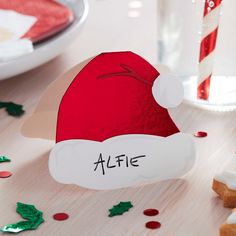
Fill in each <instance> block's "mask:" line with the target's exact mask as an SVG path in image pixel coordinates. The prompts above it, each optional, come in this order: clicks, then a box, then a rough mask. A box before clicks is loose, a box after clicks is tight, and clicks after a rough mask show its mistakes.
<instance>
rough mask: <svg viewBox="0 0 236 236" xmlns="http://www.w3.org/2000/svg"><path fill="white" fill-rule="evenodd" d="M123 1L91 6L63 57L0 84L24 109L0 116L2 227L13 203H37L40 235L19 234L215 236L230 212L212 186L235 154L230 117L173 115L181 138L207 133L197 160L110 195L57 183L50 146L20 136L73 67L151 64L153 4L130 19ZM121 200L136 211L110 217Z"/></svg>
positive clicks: (4, 96) (103, 0) (1, 95)
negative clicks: (186, 168)
mask: <svg viewBox="0 0 236 236" xmlns="http://www.w3.org/2000/svg"><path fill="white" fill-rule="evenodd" d="M128 3H129V1H126V0H119V1H116V0H99V1H98V0H97V1H95V0H91V1H90V14H89V16H88V19H87V22H86V23H85V25H84V27H83V30H82V32H81V34H80V36H79V37H78V38H77V39H76V40H75V42H74V43H73V44H72V45H70V46H69V47H68V49H67V50H66V51H65V52H64V53H63V54H62V55H61V56H60V57H58V58H56V59H54V60H53V61H51V62H49V63H47V64H45V65H43V66H41V67H39V68H37V69H34V70H32V71H30V72H27V73H25V74H22V75H19V76H16V77H14V78H11V79H8V80H5V81H1V82H0V100H1V101H2V100H4V101H7V100H8V101H14V102H17V103H20V104H24V108H25V110H26V114H25V115H24V116H22V117H21V118H19V119H17V118H13V117H10V116H7V115H6V113H5V112H4V111H3V110H2V109H1V110H0V121H1V122H0V135H1V139H0V154H1V155H7V156H9V157H10V158H11V159H12V162H11V163H4V164H1V165H0V170H9V171H12V173H13V176H12V177H10V178H8V179H0V192H1V193H0V212H1V217H0V226H3V225H5V224H7V223H14V222H17V221H19V220H20V217H19V216H18V214H17V213H16V212H15V205H16V202H18V201H20V202H23V203H28V204H34V205H35V206H36V207H37V208H38V209H40V210H41V211H42V212H43V213H44V218H45V223H43V224H42V225H41V226H40V227H39V229H37V230H36V231H28V232H24V233H22V235H40V236H42V235H43V236H44V235H45V236H55V235H57V236H65V235H68V236H78V235H82V236H87V235H89V236H90V235H99V236H103V235H105V236H106V235H107V236H111V235H112V236H113V235H114V236H116V235H117V236H118V235H119V236H120V235H135V236H137V235H159V236H199V235H201V236H209V235H210V236H213V235H218V228H219V226H220V225H221V224H222V223H223V222H224V221H225V219H226V218H227V216H228V215H229V214H230V209H225V208H224V207H223V203H222V201H221V200H220V199H219V198H218V197H217V196H216V194H215V193H214V192H213V191H212V190H211V183H212V178H213V176H214V173H215V172H216V170H217V168H219V167H220V166H222V164H224V163H225V162H226V161H227V160H228V159H229V158H230V157H231V156H232V155H234V152H235V143H236V132H235V130H236V125H235V118H236V113H235V112H231V113H230V112H229V113H212V112H207V111H203V110H199V109H196V108H192V107H190V106H187V105H181V106H180V107H178V108H176V109H173V110H171V111H170V113H171V115H172V117H173V119H174V120H175V122H176V124H177V125H178V127H179V128H180V129H181V130H182V131H183V132H186V133H194V132H195V131H199V130H204V131H207V132H208V137H206V138H202V139H198V138H195V141H196V148H197V162H196V165H195V167H194V168H193V170H192V171H191V172H190V173H188V174H187V175H186V176H185V177H183V178H182V179H179V180H170V181H164V182H159V183H155V184H151V185H146V186H142V187H137V188H126V189H121V190H114V191H91V190H85V189H82V188H80V187H77V186H74V185H72V186H70V185H69V186H65V185H61V184H58V183H56V182H55V181H54V180H53V179H52V178H51V176H50V175H49V172H48V164H47V162H48V153H49V151H50V149H51V148H52V146H53V142H49V141H46V140H40V139H29V138H25V137H23V136H22V135H21V133H20V128H21V125H22V124H23V122H24V121H25V120H26V119H27V117H28V116H30V114H31V113H32V112H33V111H34V109H35V107H36V105H37V103H38V101H39V99H40V96H41V95H42V93H43V92H44V91H45V89H46V87H47V86H48V85H49V84H50V82H51V81H53V80H55V79H56V78H57V77H58V76H59V75H60V74H62V72H63V71H66V70H68V69H69V68H71V67H72V66H73V65H75V64H77V63H78V62H80V61H82V60H84V59H86V58H88V57H91V56H94V55H96V54H98V53H100V52H102V51H114V50H131V51H134V52H136V53H139V54H140V55H141V56H143V57H144V58H146V59H147V60H149V61H150V62H151V63H153V64H155V63H156V60H157V55H156V52H157V48H156V46H157V42H156V28H155V27H156V8H155V7H156V2H155V0H149V1H145V2H144V1H143V7H142V8H140V9H136V10H135V11H137V12H138V13H137V12H136V13H130V11H134V9H133V10H132V9H131V8H130V7H129V5H128ZM128 14H131V15H135V16H137V15H140V17H129V16H128ZM107 17H109V19H110V20H109V21H108V20H107ZM120 25H122V27H118V26H120ZM173 158H174V157H173ZM120 201H132V203H133V205H134V207H133V208H132V209H131V210H130V211H129V212H128V213H126V214H124V215H123V216H118V217H113V218H109V217H108V216H107V215H108V209H109V208H110V207H112V206H113V205H114V204H117V203H119V202H120ZM146 208H157V209H158V210H159V211H160V214H159V215H158V216H155V217H147V216H144V215H143V214H142V211H143V210H144V209H146ZM56 212H66V213H68V214H69V215H70V218H69V219H68V220H67V221H64V222H57V221H54V220H53V219H52V215H53V214H54V213H56ZM150 220H157V221H160V222H161V224H162V227H161V228H160V229H158V230H153V231H152V230H149V229H146V228H145V223H146V222H147V221H150Z"/></svg>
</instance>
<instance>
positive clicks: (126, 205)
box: [108, 201, 133, 217]
mask: <svg viewBox="0 0 236 236" xmlns="http://www.w3.org/2000/svg"><path fill="white" fill-rule="evenodd" d="M132 207H133V205H132V203H131V202H130V201H129V202H120V203H119V204H117V205H115V206H113V207H112V208H111V209H109V212H110V213H109V215H108V216H109V217H112V216H117V215H123V213H124V212H126V211H128V210H129V209H130V208H132Z"/></svg>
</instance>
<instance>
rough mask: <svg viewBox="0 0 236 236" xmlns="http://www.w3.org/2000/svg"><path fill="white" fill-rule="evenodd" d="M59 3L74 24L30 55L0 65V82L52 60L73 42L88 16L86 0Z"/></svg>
mask: <svg viewBox="0 0 236 236" xmlns="http://www.w3.org/2000/svg"><path fill="white" fill-rule="evenodd" d="M60 2H62V3H64V4H65V5H67V6H69V7H70V8H71V9H72V11H73V13H74V16H75V20H74V22H73V23H72V24H71V25H70V26H69V27H68V28H67V29H65V30H63V31H62V32H61V33H59V34H57V35H55V36H54V37H52V38H50V39H48V40H46V41H45V42H43V43H39V44H37V45H36V46H35V47H34V51H33V52H32V53H29V54H26V55H23V56H21V57H18V58H16V59H14V60H10V61H8V62H4V63H0V80H3V79H6V78H9V77H12V76H15V75H18V74H21V73H23V72H26V71H28V70H31V69H33V68H35V67H37V66H40V65H42V64H44V63H46V62H48V61H50V60H52V59H53V58H55V57H56V56H58V55H59V54H61V53H62V52H63V51H64V49H65V48H66V46H67V45H70V43H71V42H72V41H73V40H74V38H75V37H76V35H77V34H78V32H79V31H80V28H81V25H82V23H83V22H84V20H85V18H86V17H87V14H88V3H87V0H60Z"/></svg>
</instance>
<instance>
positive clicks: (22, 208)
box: [1, 202, 44, 233]
mask: <svg viewBox="0 0 236 236" xmlns="http://www.w3.org/2000/svg"><path fill="white" fill-rule="evenodd" d="M16 212H17V213H18V214H20V216H21V217H22V218H24V219H26V220H25V221H20V222H18V223H15V224H8V225H5V226H4V227H3V228H2V229H1V231H2V232H8V233H19V232H21V231H25V230H33V229H37V228H38V226H39V225H40V224H41V223H43V222H44V219H43V213H42V212H41V211H39V210H37V209H36V208H35V206H34V205H28V204H24V203H20V202H17V208H16Z"/></svg>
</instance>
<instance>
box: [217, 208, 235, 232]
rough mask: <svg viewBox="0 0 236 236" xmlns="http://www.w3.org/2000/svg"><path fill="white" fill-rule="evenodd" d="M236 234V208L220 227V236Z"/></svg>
mask: <svg viewBox="0 0 236 236" xmlns="http://www.w3.org/2000/svg"><path fill="white" fill-rule="evenodd" d="M235 235H236V209H234V210H233V212H232V214H231V215H230V216H229V217H228V218H227V220H226V222H225V223H224V224H223V225H222V226H221V227H220V236H235Z"/></svg>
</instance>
